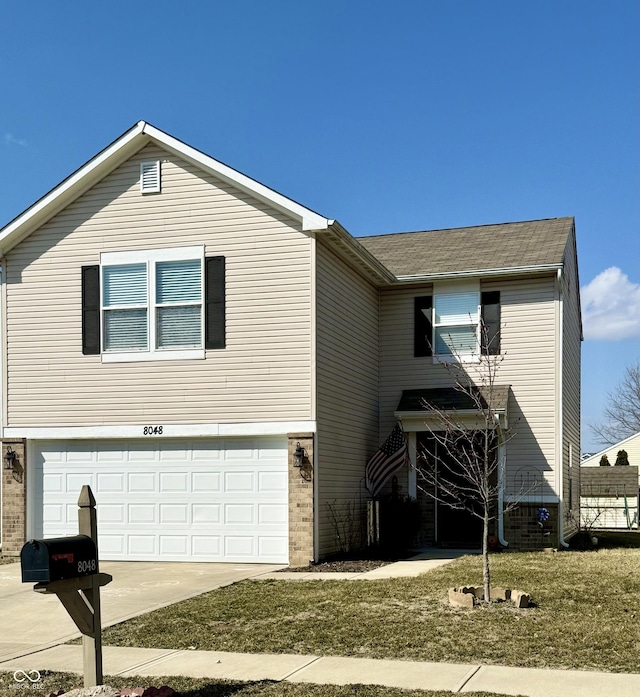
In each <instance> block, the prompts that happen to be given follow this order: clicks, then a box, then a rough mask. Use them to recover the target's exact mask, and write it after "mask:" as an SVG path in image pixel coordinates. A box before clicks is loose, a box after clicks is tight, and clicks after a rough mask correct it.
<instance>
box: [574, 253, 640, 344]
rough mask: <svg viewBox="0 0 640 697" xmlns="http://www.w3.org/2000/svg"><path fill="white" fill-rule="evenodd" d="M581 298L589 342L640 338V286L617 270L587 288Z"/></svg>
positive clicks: (616, 268)
mask: <svg viewBox="0 0 640 697" xmlns="http://www.w3.org/2000/svg"><path fill="white" fill-rule="evenodd" d="M580 297H581V302H582V322H583V328H584V336H585V339H600V340H604V341H617V340H619V339H629V338H630V337H633V336H640V283H632V282H631V281H630V280H629V277H628V276H627V275H626V274H624V273H622V271H621V270H620V269H619V268H618V267H617V266H612V267H611V268H609V269H605V270H604V271H603V272H602V273H599V274H598V275H597V276H596V277H595V278H594V279H593V281H591V282H590V283H588V284H587V285H586V286H583V287H582V289H581V291H580Z"/></svg>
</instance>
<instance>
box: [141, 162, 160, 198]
mask: <svg viewBox="0 0 640 697" xmlns="http://www.w3.org/2000/svg"><path fill="white" fill-rule="evenodd" d="M140 191H141V193H143V194H150V193H158V192H159V191H160V160H150V161H148V162H141V163H140Z"/></svg>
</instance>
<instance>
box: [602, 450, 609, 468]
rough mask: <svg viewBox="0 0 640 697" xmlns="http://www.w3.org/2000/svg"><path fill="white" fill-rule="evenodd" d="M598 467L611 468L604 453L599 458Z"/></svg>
mask: <svg viewBox="0 0 640 697" xmlns="http://www.w3.org/2000/svg"><path fill="white" fill-rule="evenodd" d="M600 467H611V463H610V462H609V458H608V457H607V454H606V453H605V454H604V455H603V456H602V457H601V458H600Z"/></svg>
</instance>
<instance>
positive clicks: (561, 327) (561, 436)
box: [556, 268, 569, 548]
mask: <svg viewBox="0 0 640 697" xmlns="http://www.w3.org/2000/svg"><path fill="white" fill-rule="evenodd" d="M557 274H558V275H557V278H558V325H559V331H558V363H557V376H558V377H557V379H558V386H559V390H558V415H559V419H558V444H557V446H556V452H557V453H559V454H560V470H559V471H560V477H559V481H558V541H559V542H560V544H561V545H562V546H563V547H565V548H568V547H569V545H568V544H567V543H566V542H565V540H564V431H563V422H564V419H563V411H562V409H563V404H562V357H563V356H562V349H563V333H564V294H563V292H562V268H559V269H558V272H557Z"/></svg>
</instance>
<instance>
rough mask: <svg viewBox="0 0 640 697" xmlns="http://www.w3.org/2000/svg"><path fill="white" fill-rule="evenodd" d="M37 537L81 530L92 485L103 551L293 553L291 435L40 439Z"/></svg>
mask: <svg viewBox="0 0 640 697" xmlns="http://www.w3.org/2000/svg"><path fill="white" fill-rule="evenodd" d="M34 452H35V453H36V457H35V462H36V472H35V475H36V476H35V482H34V483H33V485H32V492H33V493H32V495H33V500H34V503H35V505H36V506H38V509H37V510H39V512H40V514H39V515H40V517H39V522H38V521H36V530H35V532H36V535H35V536H36V537H40V536H45V537H50V536H58V535H70V534H76V533H77V500H78V495H79V493H80V490H81V488H82V486H83V485H85V484H89V485H90V486H91V487H92V490H93V492H94V495H95V497H96V500H97V502H98V520H99V530H100V533H99V534H100V539H99V549H100V557H101V558H102V559H105V560H106V559H113V560H117V559H129V560H134V559H138V560H148V561H152V560H166V561H172V560H175V561H178V560H183V559H184V560H188V559H194V560H199V561H231V562H235V561H237V562H248V561H253V562H271V563H286V562H287V560H288V503H287V497H288V479H287V447H286V439H285V438H284V437H270V438H248V439H246V438H243V439H233V438H218V439H177V440H175V441H172V440H164V441H163V440H155V441H153V442H150V441H148V440H140V441H72V442H67V443H58V442H54V441H47V442H36V443H34Z"/></svg>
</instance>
